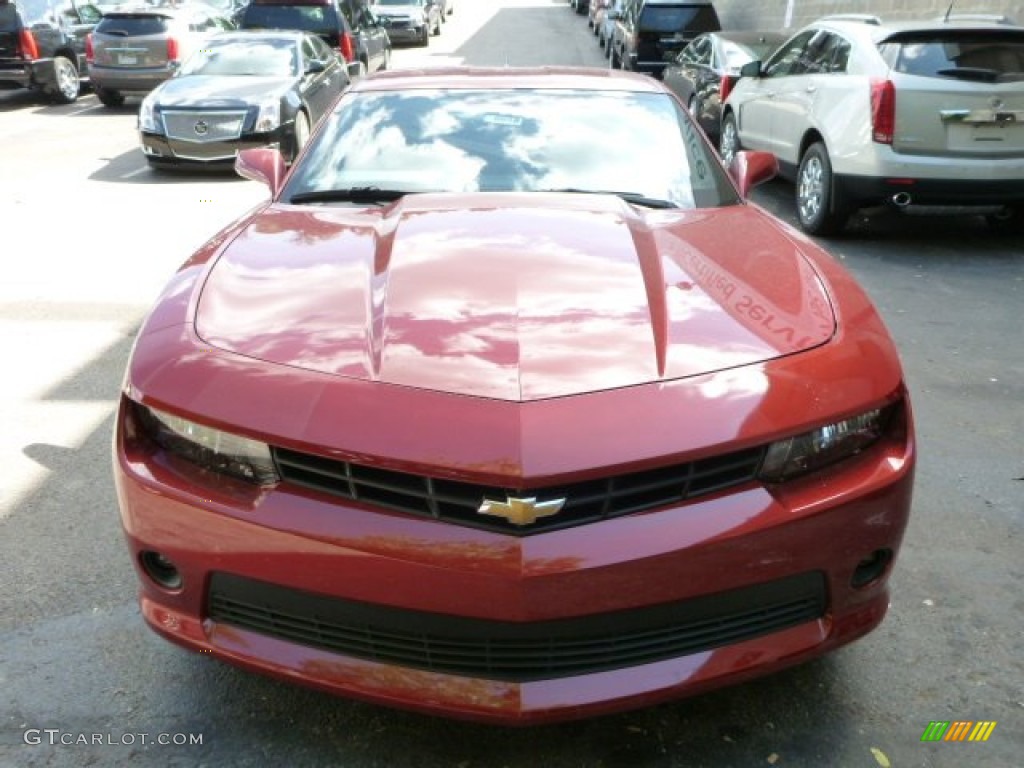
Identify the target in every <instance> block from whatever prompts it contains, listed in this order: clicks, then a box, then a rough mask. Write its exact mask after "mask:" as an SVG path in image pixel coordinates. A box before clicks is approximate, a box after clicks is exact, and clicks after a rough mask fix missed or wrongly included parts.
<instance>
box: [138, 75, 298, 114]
mask: <svg viewBox="0 0 1024 768" xmlns="http://www.w3.org/2000/svg"><path fill="white" fill-rule="evenodd" d="M294 79H295V78H292V77H255V76H251V77H250V76H246V75H185V76H183V77H173V78H171V79H170V80H168V81H166V82H165V83H163V84H162V85H161V86H160V91H159V93H158V94H157V96H156V100H157V103H158V104H160V106H162V107H195V106H204V107H219V106H237V105H239V104H260V103H262V102H264V101H266V100H267V99H271V98H279V97H280V96H281V94H283V93H284V92H285V91H287V90H288V89H289V88H290V87H291V85H292V83H293V82H294Z"/></svg>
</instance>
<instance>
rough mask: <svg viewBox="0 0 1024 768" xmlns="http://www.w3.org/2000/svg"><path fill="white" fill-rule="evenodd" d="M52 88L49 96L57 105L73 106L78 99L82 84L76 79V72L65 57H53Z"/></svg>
mask: <svg viewBox="0 0 1024 768" xmlns="http://www.w3.org/2000/svg"><path fill="white" fill-rule="evenodd" d="M53 79H54V88H53V90H52V91H51V92H50V96H52V97H53V100H54V101H56V102H57V103H58V104H73V103H74V101H75V100H76V99H77V98H78V93H79V91H80V90H81V87H82V84H81V82H80V81H79V79H78V70H77V69H76V68H75V65H74V64H73V63H72V62H71V60H70V59H68V58H67V57H65V56H54V57H53Z"/></svg>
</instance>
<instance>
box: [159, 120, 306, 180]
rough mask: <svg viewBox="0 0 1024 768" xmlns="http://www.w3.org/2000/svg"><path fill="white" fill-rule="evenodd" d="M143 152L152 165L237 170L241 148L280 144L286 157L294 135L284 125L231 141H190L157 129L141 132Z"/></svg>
mask: <svg viewBox="0 0 1024 768" xmlns="http://www.w3.org/2000/svg"><path fill="white" fill-rule="evenodd" d="M139 140H140V143H141V146H142V152H143V154H145V155H146V159H147V160H148V161H149V162H150V163H151V164H152V165H160V166H168V167H175V166H179V167H186V166H187V167H209V168H221V169H223V170H233V169H234V164H235V156H236V155H237V154H238V152H239V151H240V150H243V149H250V148H254V147H275V148H280V149H281V150H282V151H283V152H284V154H285V156H286V157H288V156H289V153H290V152H291V143H290V142H291V138H290V137H289V136H288V135H287V134H286V132H285V130H284V128H283V127H281V128H278V129H277V130H275V131H272V132H270V133H249V134H245V133H243V134H242V135H241V137H239V138H238V139H235V140H231V141H211V142H190V141H181V140H178V139H170V138H168V137H167V136H164V135H162V134H156V133H146V132H144V131H143V132H140V133H139Z"/></svg>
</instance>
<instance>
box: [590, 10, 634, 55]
mask: <svg viewBox="0 0 1024 768" xmlns="http://www.w3.org/2000/svg"><path fill="white" fill-rule="evenodd" d="M626 2H627V0H611V4H610V5H608V6H607V7H605V8H603V9H602V10H601V11H599V14H598V17H597V19H596V25H595V26H596V33H597V44H598V45H599V46H600V47H601V49H602V50H604V55H605V58H611V54H612V40H613V38H614V35H615V22H617V21H618V20H619V17H620V16H621V15H622V9H623V8H625V6H626Z"/></svg>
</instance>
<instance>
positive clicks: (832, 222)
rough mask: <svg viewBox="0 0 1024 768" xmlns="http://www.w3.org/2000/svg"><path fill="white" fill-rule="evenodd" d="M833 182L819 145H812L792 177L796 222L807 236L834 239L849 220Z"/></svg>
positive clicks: (823, 149)
mask: <svg viewBox="0 0 1024 768" xmlns="http://www.w3.org/2000/svg"><path fill="white" fill-rule="evenodd" d="M834 182H835V179H834V177H833V175H832V161H831V160H829V157H828V150H827V149H825V145H824V144H822V143H821V142H820V141H819V142H816V143H814V144H812V145H811V146H809V147H808V148H807V151H806V152H804V154H803V157H801V158H800V167H799V169H798V170H797V173H796V219H797V222H798V223H799V224H800V228H801V229H802V230H803V231H804V232H806V233H807V234H809V235H834V234H836V233H837V232H840V231H841V230H842V229H843V227H844V226H846V222H847V220H848V219H849V218H850V213H851V210H850V207H849V206H848V205H847V204H846V201H844V200H843V199H842V198H840V197H839V194H838V192H837V190H836V186H835V183H834Z"/></svg>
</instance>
